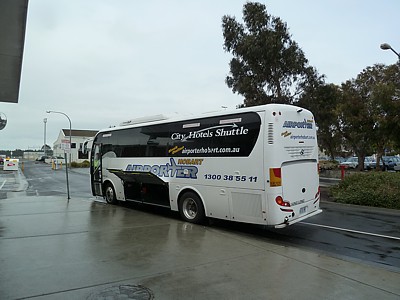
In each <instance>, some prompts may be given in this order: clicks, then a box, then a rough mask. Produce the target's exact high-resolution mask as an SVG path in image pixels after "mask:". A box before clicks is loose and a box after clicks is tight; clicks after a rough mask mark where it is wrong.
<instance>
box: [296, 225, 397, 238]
mask: <svg viewBox="0 0 400 300" xmlns="http://www.w3.org/2000/svg"><path fill="white" fill-rule="evenodd" d="M299 223H301V224H305V225H311V226H317V227H323V228H328V229H334V230H340V231H347V232H352V233H358V234H365V235H371V236H376V237H381V238H386V239H392V240H397V241H400V237H397V236H390V235H382V234H376V233H371V232H365V231H358V230H352V229H346V228H340V227H333V226H327V225H321V224H314V223H307V222H299Z"/></svg>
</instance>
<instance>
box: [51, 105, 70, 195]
mask: <svg viewBox="0 0 400 300" xmlns="http://www.w3.org/2000/svg"><path fill="white" fill-rule="evenodd" d="M46 112H47V113H48V114H49V113H56V114H62V115H64V116H66V117H67V119H68V121H69V160H70V164H71V149H72V144H71V133H72V129H71V128H72V125H71V119H70V118H69V117H68V115H67V114H65V113H63V112H61V111H53V110H48V111H46ZM64 158H65V173H66V177H67V195H68V201H69V199H71V198H70V196H69V181H68V161H67V152H65V153H64ZM70 166H71V165H70Z"/></svg>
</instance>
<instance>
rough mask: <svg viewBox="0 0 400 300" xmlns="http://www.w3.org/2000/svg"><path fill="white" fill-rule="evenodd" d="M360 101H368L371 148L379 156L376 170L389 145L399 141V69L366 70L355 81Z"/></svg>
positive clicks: (376, 67)
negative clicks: (371, 123)
mask: <svg viewBox="0 0 400 300" xmlns="http://www.w3.org/2000/svg"><path fill="white" fill-rule="evenodd" d="M355 82H356V85H357V86H358V90H359V93H360V95H361V97H363V98H364V99H366V105H367V108H368V114H369V116H370V117H371V118H372V120H373V127H372V128H371V130H370V132H369V134H370V135H371V139H372V141H371V142H372V145H373V148H374V151H375V153H376V154H377V168H379V162H380V158H381V157H382V155H383V154H384V152H385V149H386V148H387V147H388V145H391V144H393V143H394V142H398V141H399V134H398V133H399V131H400V125H399V123H400V66H399V65H391V66H385V65H383V64H376V65H374V66H372V67H367V68H365V69H364V70H363V71H362V72H361V73H360V74H359V75H358V76H357V79H356V81H355Z"/></svg>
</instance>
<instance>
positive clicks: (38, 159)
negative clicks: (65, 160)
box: [36, 155, 49, 162]
mask: <svg viewBox="0 0 400 300" xmlns="http://www.w3.org/2000/svg"><path fill="white" fill-rule="evenodd" d="M47 158H49V156H47V155H42V156H39V157H38V158H36V161H41V162H45V160H46V159H47Z"/></svg>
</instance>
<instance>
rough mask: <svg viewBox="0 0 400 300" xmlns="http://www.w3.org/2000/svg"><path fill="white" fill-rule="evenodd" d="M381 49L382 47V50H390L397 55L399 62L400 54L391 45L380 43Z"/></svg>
mask: <svg viewBox="0 0 400 300" xmlns="http://www.w3.org/2000/svg"><path fill="white" fill-rule="evenodd" d="M381 49H382V50H392V51H393V53H394V54H396V55H397V58H398V59H399V62H400V54H399V53H398V52H397V51H396V50H394V49H393V48H392V46H390V45H389V44H387V43H383V44H381Z"/></svg>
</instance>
